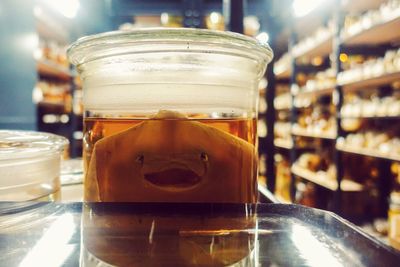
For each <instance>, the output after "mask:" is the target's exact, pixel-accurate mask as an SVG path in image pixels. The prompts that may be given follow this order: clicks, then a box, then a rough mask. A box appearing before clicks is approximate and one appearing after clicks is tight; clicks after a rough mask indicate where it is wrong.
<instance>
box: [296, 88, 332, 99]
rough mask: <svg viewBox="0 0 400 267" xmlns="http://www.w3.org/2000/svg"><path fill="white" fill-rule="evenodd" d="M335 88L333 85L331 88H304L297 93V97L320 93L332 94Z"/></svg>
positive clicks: (318, 94)
mask: <svg viewBox="0 0 400 267" xmlns="http://www.w3.org/2000/svg"><path fill="white" fill-rule="evenodd" d="M334 90H335V88H333V87H329V88H321V89H316V90H312V91H311V90H309V91H307V90H302V89H300V91H299V92H298V93H297V94H296V97H305V96H320V95H329V94H332V92H333V91H334Z"/></svg>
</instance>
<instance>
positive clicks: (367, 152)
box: [336, 144, 400, 161]
mask: <svg viewBox="0 0 400 267" xmlns="http://www.w3.org/2000/svg"><path fill="white" fill-rule="evenodd" d="M336 149H337V150H339V151H342V152H346V153H351V154H356V155H362V156H367V157H373V158H380V159H386V160H393V161H400V155H388V154H385V153H382V152H380V151H377V150H373V149H368V148H350V147H346V146H345V145H338V144H337V145H336Z"/></svg>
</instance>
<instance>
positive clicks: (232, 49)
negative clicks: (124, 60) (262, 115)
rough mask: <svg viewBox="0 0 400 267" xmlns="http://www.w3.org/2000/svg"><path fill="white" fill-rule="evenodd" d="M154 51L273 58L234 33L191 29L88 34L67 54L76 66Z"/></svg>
mask: <svg viewBox="0 0 400 267" xmlns="http://www.w3.org/2000/svg"><path fill="white" fill-rule="evenodd" d="M138 47H140V49H138ZM118 48H123V51H121V50H120V49H118ZM154 51H174V52H179V51H185V52H204V53H217V54H232V55H235V56H242V57H247V58H250V59H253V60H256V61H259V62H260V63H263V64H262V65H267V64H268V63H269V62H270V61H271V60H272V57H273V52H272V49H271V48H270V46H269V45H268V43H267V42H261V41H259V40H257V39H255V38H252V37H248V36H245V35H242V34H239V33H234V32H227V31H216V30H206V29H192V28H143V29H135V30H129V31H111V32H105V33H100V34H95V35H89V36H85V37H82V38H79V39H78V40H77V41H75V42H74V43H72V44H71V45H70V46H69V47H68V50H67V55H68V59H69V61H70V62H71V63H72V64H74V65H76V66H79V65H81V64H84V63H87V62H90V61H93V60H96V59H100V58H105V57H110V56H114V55H120V54H125V53H126V54H129V53H134V52H136V53H145V52H154Z"/></svg>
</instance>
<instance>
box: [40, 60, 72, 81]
mask: <svg viewBox="0 0 400 267" xmlns="http://www.w3.org/2000/svg"><path fill="white" fill-rule="evenodd" d="M37 69H38V72H39V74H41V75H43V76H50V77H54V78H58V79H60V80H63V81H69V80H70V79H71V77H72V73H71V72H70V70H69V69H68V68H66V67H64V66H62V65H59V64H57V63H55V62H51V61H49V60H38V61H37Z"/></svg>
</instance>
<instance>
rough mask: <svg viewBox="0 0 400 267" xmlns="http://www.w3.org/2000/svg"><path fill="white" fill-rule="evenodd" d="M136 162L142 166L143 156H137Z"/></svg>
mask: <svg viewBox="0 0 400 267" xmlns="http://www.w3.org/2000/svg"><path fill="white" fill-rule="evenodd" d="M136 162H137V163H140V164H143V162H144V156H143V155H138V156H137V157H136Z"/></svg>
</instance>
